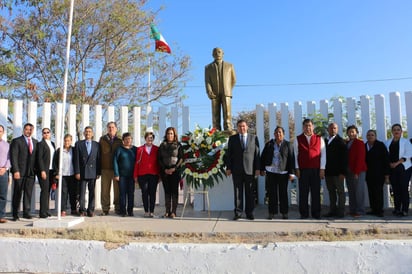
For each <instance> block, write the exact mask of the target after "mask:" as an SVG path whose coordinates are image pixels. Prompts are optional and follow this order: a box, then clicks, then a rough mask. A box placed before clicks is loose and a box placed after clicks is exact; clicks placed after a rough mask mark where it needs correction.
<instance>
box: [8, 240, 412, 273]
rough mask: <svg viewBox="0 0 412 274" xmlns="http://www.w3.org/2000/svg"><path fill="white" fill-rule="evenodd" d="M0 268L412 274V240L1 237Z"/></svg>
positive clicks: (68, 270)
mask: <svg viewBox="0 0 412 274" xmlns="http://www.w3.org/2000/svg"><path fill="white" fill-rule="evenodd" d="M0 246H1V251H2V252H1V255H2V256H1V257H2V262H3V263H2V264H0V272H31V273H33V272H34V273H35V272H43V273H44V272H52V273H63V272H64V273H196V274H199V273H391V274H392V273H411V272H412V255H411V254H412V240H372V241H356V242H293V243H287V242H281V243H273V244H268V245H266V246H262V245H253V244H164V243H130V244H128V245H125V246H121V247H119V248H117V249H111V250H108V249H106V248H105V247H104V242H98V241H78V240H56V239H16V238H3V239H0Z"/></svg>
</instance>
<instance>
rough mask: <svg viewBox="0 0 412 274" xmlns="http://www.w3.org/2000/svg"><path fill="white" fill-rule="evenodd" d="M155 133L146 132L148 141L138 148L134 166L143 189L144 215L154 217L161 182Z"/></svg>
mask: <svg viewBox="0 0 412 274" xmlns="http://www.w3.org/2000/svg"><path fill="white" fill-rule="evenodd" d="M154 138H155V135H154V134H153V132H146V133H145V135H144V139H145V140H146V143H145V144H144V145H142V146H140V147H139V148H138V149H137V153H136V161H135V166H134V176H133V177H134V179H135V182H136V183H138V184H139V186H140V189H141V190H142V200H143V207H144V217H146V218H153V216H154V215H153V214H154V207H155V203H156V190H157V183H158V182H159V164H158V162H157V151H158V149H159V147H158V146H156V145H154V144H153V141H154Z"/></svg>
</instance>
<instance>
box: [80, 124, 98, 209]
mask: <svg viewBox="0 0 412 274" xmlns="http://www.w3.org/2000/svg"><path fill="white" fill-rule="evenodd" d="M84 137H85V139H84V140H81V141H77V142H76V145H75V148H74V152H75V153H74V174H75V178H76V180H78V181H80V210H79V213H80V216H86V212H87V216H89V217H93V216H94V207H95V186H96V179H98V178H99V177H100V175H101V168H100V148H99V143H98V142H96V141H93V140H92V138H93V129H92V127H90V126H87V127H85V128H84ZM86 187H87V188H88V191H89V199H88V201H89V202H88V205H87V209H86V198H85V196H86Z"/></svg>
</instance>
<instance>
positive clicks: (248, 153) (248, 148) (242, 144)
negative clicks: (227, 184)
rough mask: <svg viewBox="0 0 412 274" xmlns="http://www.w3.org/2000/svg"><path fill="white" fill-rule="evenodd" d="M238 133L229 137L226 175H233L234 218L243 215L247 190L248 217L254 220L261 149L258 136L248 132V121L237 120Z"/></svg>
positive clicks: (246, 206)
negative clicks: (255, 181)
mask: <svg viewBox="0 0 412 274" xmlns="http://www.w3.org/2000/svg"><path fill="white" fill-rule="evenodd" d="M237 130H238V134H235V135H232V136H230V137H229V142H228V149H227V152H226V155H225V156H226V157H225V164H226V175H227V176H230V175H233V189H234V202H235V210H234V211H235V216H234V218H233V219H234V220H238V219H240V218H241V217H242V212H243V192H245V200H246V203H245V213H246V218H247V219H249V220H254V219H255V217H254V215H253V210H254V208H255V201H254V195H253V191H252V190H253V188H252V185H253V182H254V180H255V176H258V175H259V174H260V156H259V153H260V150H259V142H258V138H257V137H256V136H255V135H253V134H248V133H247V130H248V126H247V123H246V121H244V120H239V121H238V122H237Z"/></svg>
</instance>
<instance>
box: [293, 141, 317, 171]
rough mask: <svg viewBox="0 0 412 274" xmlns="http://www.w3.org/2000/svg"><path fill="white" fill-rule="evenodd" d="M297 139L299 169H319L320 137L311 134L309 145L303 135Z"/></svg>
mask: <svg viewBox="0 0 412 274" xmlns="http://www.w3.org/2000/svg"><path fill="white" fill-rule="evenodd" d="M297 139H298V164H299V168H320V156H321V151H320V146H321V137H320V136H318V135H316V134H313V135H312V137H311V138H310V144H309V143H308V141H307V139H306V136H305V135H304V134H301V135H299V136H298V137H297Z"/></svg>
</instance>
